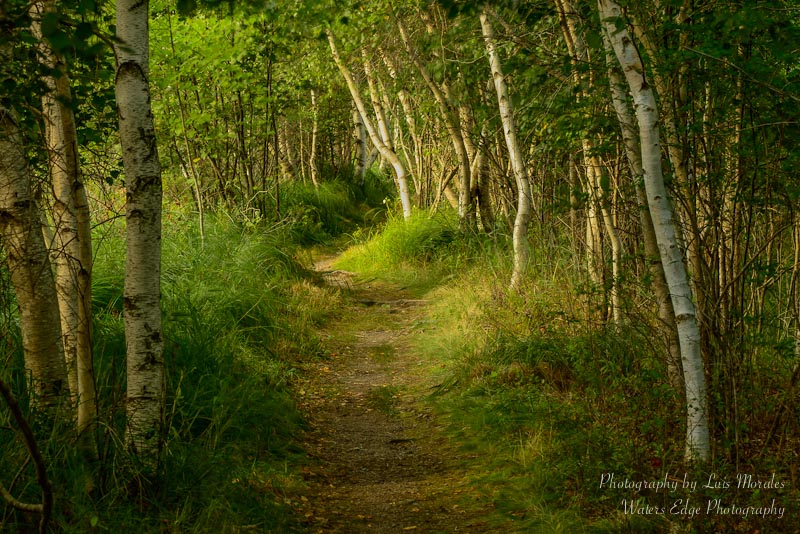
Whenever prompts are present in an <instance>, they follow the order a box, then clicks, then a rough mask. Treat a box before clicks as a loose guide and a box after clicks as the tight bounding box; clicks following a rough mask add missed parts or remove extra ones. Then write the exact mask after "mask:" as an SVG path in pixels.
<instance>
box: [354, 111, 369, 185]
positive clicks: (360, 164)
mask: <svg viewBox="0 0 800 534" xmlns="http://www.w3.org/2000/svg"><path fill="white" fill-rule="evenodd" d="M353 138H354V139H355V141H356V172H355V176H356V178H357V179H358V183H359V184H360V185H361V186H362V187H363V186H364V180H365V179H366V175H367V131H366V129H365V128H364V121H363V120H361V113H360V112H359V111H358V108H354V109H353Z"/></svg>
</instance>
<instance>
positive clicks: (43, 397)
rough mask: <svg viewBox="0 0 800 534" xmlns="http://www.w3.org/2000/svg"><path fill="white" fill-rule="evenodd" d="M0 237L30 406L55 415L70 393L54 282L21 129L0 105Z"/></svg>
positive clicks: (10, 114)
mask: <svg viewBox="0 0 800 534" xmlns="http://www.w3.org/2000/svg"><path fill="white" fill-rule="evenodd" d="M0 235H1V236H2V238H3V247H4V248H5V251H6V257H7V262H8V269H9V271H10V273H11V283H12V284H13V286H14V292H15V294H16V297H17V305H18V306H19V319H20V327H21V329H22V350H23V353H24V357H25V371H26V373H27V378H28V380H29V382H28V390H29V392H30V395H31V405H32V406H33V407H34V409H37V410H42V411H53V410H54V409H55V408H56V407H57V406H58V404H59V403H61V402H62V401H63V400H65V398H66V396H67V395H69V380H68V378H67V367H66V365H65V363H64V348H63V344H62V337H61V322H60V319H59V313H58V298H57V296H56V286H55V280H54V279H53V272H52V270H51V267H50V256H49V254H48V250H47V247H46V245H45V242H44V237H43V235H42V227H41V223H40V211H39V206H38V205H37V203H36V201H35V200H34V198H33V193H32V186H31V181H30V174H29V170H28V164H27V160H26V159H25V147H24V146H23V145H22V136H21V135H20V132H19V126H18V124H17V121H16V119H15V117H14V116H13V115H12V112H11V111H10V110H8V109H6V108H5V107H3V106H1V105H0Z"/></svg>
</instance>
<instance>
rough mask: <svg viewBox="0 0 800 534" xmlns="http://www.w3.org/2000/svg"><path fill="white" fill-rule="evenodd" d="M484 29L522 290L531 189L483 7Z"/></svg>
mask: <svg viewBox="0 0 800 534" xmlns="http://www.w3.org/2000/svg"><path fill="white" fill-rule="evenodd" d="M480 18H481V29H482V30H483V39H484V41H485V43H486V52H487V53H488V54H489V66H490V68H491V70H492V79H493V80H494V87H495V90H496V91H497V103H498V107H499V109H500V118H501V120H502V122H503V134H504V136H505V139H506V145H507V146H508V154H509V158H510V159H511V167H512V169H513V171H514V179H515V181H516V184H517V214H516V216H515V218H514V231H513V245H514V268H513V271H512V273H511V287H512V288H519V287H520V285H521V283H522V280H523V279H524V277H525V271H526V270H527V268H528V262H529V261H530V244H529V243H528V223H529V222H530V219H531V188H530V181H529V180H528V173H527V171H526V170H525V162H524V159H523V157H522V150H521V149H520V147H519V142H518V141H517V125H516V122H515V120H514V110H513V107H512V105H511V99H510V97H509V95H508V88H507V87H506V81H505V77H504V76H503V70H502V67H501V65H500V57H499V56H498V54H497V50H496V49H495V44H494V29H493V28H492V23H491V21H490V20H489V8H488V7H486V6H484V8H483V10H482V11H481V15H480Z"/></svg>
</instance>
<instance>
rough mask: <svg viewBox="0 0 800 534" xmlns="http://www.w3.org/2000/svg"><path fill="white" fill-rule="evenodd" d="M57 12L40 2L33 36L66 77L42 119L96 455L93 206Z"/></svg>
mask: <svg viewBox="0 0 800 534" xmlns="http://www.w3.org/2000/svg"><path fill="white" fill-rule="evenodd" d="M54 11H55V2H54V1H53V0H45V1H40V2H37V3H36V4H34V5H33V7H32V8H31V12H30V14H31V18H32V21H33V23H32V28H31V29H32V33H33V35H34V36H35V37H36V38H37V39H38V40H39V45H38V49H39V50H38V51H39V61H40V63H42V65H44V66H45V67H47V68H48V69H50V70H51V71H53V70H58V71H60V72H61V73H62V75H61V76H60V77H59V78H54V77H53V76H46V77H44V78H43V81H44V83H45V85H46V86H47V92H46V93H45V94H44V95H43V96H42V115H43V118H44V125H45V139H46V143H47V146H46V148H47V153H48V156H49V170H50V179H51V183H52V187H53V199H54V204H53V225H54V237H55V249H54V250H53V251H52V256H53V261H54V263H55V266H56V269H55V274H56V278H55V282H56V292H57V294H58V304H59V312H60V315H61V333H62V337H63V342H64V357H65V360H66V365H67V374H68V377H69V387H70V392H71V393H72V397H73V400H74V401H75V404H76V406H77V424H78V432H79V433H80V434H81V435H82V436H83V439H82V442H83V444H84V446H85V447H86V448H87V450H89V451H91V453H92V454H95V453H96V445H95V443H94V440H93V438H92V436H91V431H92V429H93V428H94V423H95V420H96V417H97V395H96V392H95V382H94V361H93V354H92V350H93V349H92V331H91V327H92V294H91V272H92V261H93V258H92V235H91V221H90V214H89V202H88V199H87V197H86V190H85V188H84V186H83V181H82V178H81V174H80V164H79V161H78V140H77V130H76V127H75V117H74V114H73V112H72V109H71V108H70V107H69V102H71V100H72V95H71V91H70V85H69V78H68V77H67V74H66V72H67V67H66V64H65V62H64V60H63V58H62V57H60V56H59V55H58V54H56V52H55V51H54V50H53V49H52V48H51V47H50V45H49V43H48V42H47V41H46V40H45V39H44V38H43V36H42V32H41V18H42V16H43V15H45V14H46V13H52V12H54Z"/></svg>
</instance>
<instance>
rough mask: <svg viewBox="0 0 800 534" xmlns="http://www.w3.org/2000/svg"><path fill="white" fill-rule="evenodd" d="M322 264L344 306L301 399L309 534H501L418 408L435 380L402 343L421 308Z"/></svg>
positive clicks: (302, 500) (326, 333)
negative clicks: (307, 425)
mask: <svg viewBox="0 0 800 534" xmlns="http://www.w3.org/2000/svg"><path fill="white" fill-rule="evenodd" d="M329 265H330V261H323V262H318V264H317V266H316V267H317V269H318V271H320V272H321V274H322V275H323V277H324V278H325V280H326V281H327V282H328V283H329V284H331V285H334V286H338V287H340V288H342V290H343V292H344V294H345V296H346V298H345V303H344V309H343V310H342V313H341V315H340V316H339V317H337V318H335V319H334V320H333V321H332V322H330V323H329V324H328V325H326V326H325V328H324V330H323V332H322V333H321V335H322V336H323V338H324V339H325V345H326V348H327V350H328V353H329V357H328V358H325V359H323V360H317V361H314V362H312V363H309V364H307V366H306V369H304V375H305V380H306V382H305V383H304V384H302V386H303V387H302V389H301V390H300V395H301V398H302V402H301V407H302V410H303V412H304V413H305V414H306V416H307V418H308V420H309V421H310V430H309V432H308V434H307V436H306V441H305V446H306V448H307V450H308V452H309V455H310V456H311V457H312V459H313V461H314V464H313V465H312V466H311V467H310V468H308V469H306V472H305V479H306V484H307V487H306V490H305V491H304V493H303V494H302V495H301V496H300V497H299V499H297V502H298V512H299V513H300V514H301V515H302V516H303V517H304V518H305V521H304V524H305V525H306V526H307V527H308V532H314V533H318V532H319V533H347V534H356V533H360V532H371V533H404V532H424V533H426V534H427V533H440V532H441V533H445V532H447V533H451V532H458V533H462V532H463V533H488V532H508V531H507V530H505V529H502V530H494V529H492V528H491V527H490V526H489V525H488V524H487V523H486V522H485V521H484V520H483V519H482V518H483V517H486V515H487V514H488V513H489V512H490V510H491V505H489V504H487V503H485V502H481V500H480V498H479V497H478V493H477V492H476V491H475V490H474V489H473V488H472V487H471V486H470V485H469V484H468V482H467V480H466V471H465V469H466V466H467V465H468V463H469V460H470V458H469V456H468V455H465V454H463V453H460V452H458V450H457V449H456V447H455V446H454V444H452V443H450V442H449V441H448V439H447V437H446V435H445V433H444V432H443V428H442V427H441V425H440V424H439V423H438V422H437V420H436V417H435V416H434V415H433V413H432V411H431V410H430V408H429V407H427V406H426V405H425V399H426V397H427V396H428V395H429V393H430V392H431V391H432V389H433V388H435V386H436V384H435V383H434V380H435V378H433V377H431V375H430V372H429V369H427V368H426V364H425V362H421V361H419V359H418V358H416V357H415V354H414V350H413V344H412V342H411V341H412V337H413V336H414V335H415V333H416V332H417V331H418V330H419V329H420V328H422V327H423V325H424V324H425V322H424V318H425V306H426V303H425V302H424V301H420V300H414V299H411V298H409V295H408V294H407V293H406V292H404V291H403V290H402V289H401V288H398V287H396V286H392V285H390V284H387V283H384V282H378V281H370V282H356V281H355V279H354V277H353V276H352V274H351V273H346V272H342V271H330V270H329V269H330V267H329Z"/></svg>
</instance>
